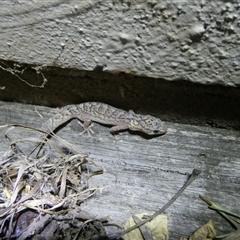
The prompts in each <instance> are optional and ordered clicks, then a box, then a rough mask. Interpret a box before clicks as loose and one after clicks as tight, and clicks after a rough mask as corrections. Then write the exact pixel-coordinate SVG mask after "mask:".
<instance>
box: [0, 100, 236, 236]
mask: <svg viewBox="0 0 240 240" xmlns="http://www.w3.org/2000/svg"><path fill="white" fill-rule="evenodd" d="M35 108H36V109H37V111H38V112H39V113H40V114H41V115H42V116H43V117H44V119H41V118H40V116H39V115H38V114H37V112H36V111H35ZM0 112H1V114H0V124H10V123H18V124H25V125H29V126H35V127H40V126H41V124H42V123H44V121H45V120H46V119H48V118H49V117H51V116H54V113H55V110H54V109H51V108H47V107H40V106H33V105H23V104H16V103H6V102H1V103H0ZM166 124H167V126H168V132H167V134H166V135H164V136H160V137H156V138H148V137H146V136H144V135H141V134H138V133H132V132H128V131H126V132H121V133H120V134H118V135H117V136H115V137H114V136H112V135H110V134H109V129H108V128H107V127H105V126H102V125H99V124H95V126H94V131H95V132H96V133H95V135H94V136H91V137H89V136H87V135H82V136H79V134H78V132H80V131H81V127H80V126H79V125H78V124H77V123H76V121H75V120H73V121H72V122H71V123H69V124H67V125H66V126H65V127H63V128H62V129H61V130H60V131H59V132H58V135H59V136H61V137H63V138H64V139H66V140H68V141H69V142H71V143H74V144H75V145H77V146H78V147H79V148H81V149H82V150H84V151H85V152H88V153H89V154H90V156H91V157H92V158H93V159H94V160H95V161H96V163H97V164H98V165H100V166H102V167H103V169H104V174H102V175H99V176H95V177H93V178H91V180H90V186H92V187H96V186H98V187H102V188H103V189H102V191H101V192H98V193H97V194H96V195H95V196H94V197H93V198H91V199H90V200H88V201H87V202H85V203H84V204H83V205H82V208H83V209H84V210H86V211H88V212H89V213H91V214H93V215H94V216H96V217H109V218H110V219H112V220H113V221H115V222H117V223H121V224H122V223H124V222H125V221H126V220H127V218H128V217H130V216H131V215H132V214H136V213H141V212H143V211H156V210H158V209H159V208H161V207H162V206H163V205H164V204H165V203H167V202H168V200H170V199H171V197H172V196H173V195H174V194H175V193H176V192H177V191H178V189H179V188H180V187H181V186H182V185H183V184H184V182H185V181H186V179H187V176H188V174H190V173H191V172H192V169H193V168H197V169H201V170H202V173H201V175H200V177H199V178H198V179H197V180H196V181H195V182H193V183H192V184H191V186H189V187H188V188H187V190H186V191H185V192H184V193H183V194H182V196H181V197H180V198H179V199H178V200H177V201H176V203H174V205H172V206H171V207H169V208H168V209H167V211H166V214H167V215H168V217H169V231H170V239H179V237H180V236H183V235H185V236H187V235H189V234H191V233H192V232H193V231H194V230H196V228H198V227H199V226H200V225H202V224H204V223H205V222H206V221H207V220H209V219H210V218H212V219H213V220H214V221H215V222H216V226H217V228H218V230H219V231H223V232H229V231H231V228H230V227H229V225H228V224H227V223H226V221H225V220H224V219H222V218H221V217H220V216H218V215H217V214H216V213H215V212H213V211H210V210H207V205H206V204H205V203H204V202H202V200H200V199H199V197H198V195H199V194H202V195H205V196H207V197H209V198H210V199H212V200H213V201H216V202H218V203H220V204H222V205H223V206H226V207H228V208H229V210H232V211H234V212H239V210H238V209H239V197H240V191H239V187H240V179H239V173H240V157H239V156H240V154H239V153H240V133H239V131H233V130H224V129H215V128H209V127H199V126H191V125H183V124H173V123H170V122H167V123H166ZM3 132H4V130H3V129H1V141H0V146H1V150H0V153H1V154H3V153H4V151H6V150H7V144H6V142H5V140H4V138H3ZM239 214H240V212H239Z"/></svg>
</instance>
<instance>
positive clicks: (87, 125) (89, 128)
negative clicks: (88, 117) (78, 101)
mask: <svg viewBox="0 0 240 240" xmlns="http://www.w3.org/2000/svg"><path fill="white" fill-rule="evenodd" d="M78 124H79V125H80V126H82V127H83V129H84V130H83V131H82V132H80V133H79V135H80V136H81V135H83V134H84V133H85V132H87V133H88V136H91V135H93V134H94V131H93V130H92V127H93V126H94V124H93V123H92V122H91V121H84V122H83V123H82V122H81V121H80V120H78Z"/></svg>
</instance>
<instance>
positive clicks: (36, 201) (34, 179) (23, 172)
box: [0, 125, 107, 240]
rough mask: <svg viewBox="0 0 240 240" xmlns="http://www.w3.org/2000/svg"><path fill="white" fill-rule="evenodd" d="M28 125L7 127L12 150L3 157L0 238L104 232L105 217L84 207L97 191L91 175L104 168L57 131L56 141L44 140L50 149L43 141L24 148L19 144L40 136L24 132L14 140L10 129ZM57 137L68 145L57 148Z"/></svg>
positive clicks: (90, 235)
mask: <svg viewBox="0 0 240 240" xmlns="http://www.w3.org/2000/svg"><path fill="white" fill-rule="evenodd" d="M24 128H25V129H26V127H24V126H19V125H12V126H11V127H9V128H8V130H7V132H6V134H5V137H6V139H7V140H8V142H9V151H8V152H7V153H6V154H4V156H0V157H1V158H0V163H1V165H0V176H1V182H0V238H1V239H19V240H21V239H65V240H67V239H92V238H93V236H95V235H97V236H104V235H105V228H104V224H105V223H106V222H107V221H106V220H104V219H102V220H97V219H94V218H93V217H92V216H89V215H88V214H87V213H86V212H83V211H81V204H82V203H83V202H84V201H86V200H87V199H88V198H90V197H92V196H93V195H94V194H95V193H96V191H98V188H90V187H89V186H88V180H89V178H91V177H92V176H94V175H96V174H102V173H103V170H102V168H100V167H98V166H97V165H96V164H95V163H94V161H93V160H92V159H91V158H90V157H89V156H88V155H87V154H86V153H83V152H82V151H80V150H79V149H77V147H76V146H73V145H72V144H70V143H68V142H66V141H64V140H62V139H60V138H59V137H57V136H56V135H53V136H52V138H53V139H54V140H53V139H52V138H51V139H47V140H46V142H47V143H48V150H46V148H45V149H43V148H42V145H40V146H38V147H37V148H36V150H37V151H39V154H35V155H34V154H32V153H31V154H29V153H24V151H23V150H22V148H21V147H20V146H24V145H26V144H28V143H31V144H34V145H36V143H37V142H39V138H29V137H22V134H19V135H17V136H19V137H17V138H16V134H15V135H14V138H13V139H11V138H12V137H10V135H11V134H12V132H14V131H15V130H18V131H19V130H20V131H21V132H22V131H23V130H24ZM13 130H14V131H13ZM31 130H33V129H31ZM20 135H21V137H20ZM56 142H58V143H59V142H61V144H63V145H64V147H61V148H59V147H58V146H57V144H56ZM25 149H26V148H25ZM28 149H29V148H28Z"/></svg>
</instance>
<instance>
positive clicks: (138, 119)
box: [129, 114, 167, 135]
mask: <svg viewBox="0 0 240 240" xmlns="http://www.w3.org/2000/svg"><path fill="white" fill-rule="evenodd" d="M129 129H130V130H132V131H140V132H144V133H146V134H148V135H162V134H164V133H166V132H167V128H166V126H165V124H164V123H163V122H162V121H161V120H160V119H159V118H155V117H153V116H150V115H141V114H136V115H135V118H133V119H131V120H130V122H129Z"/></svg>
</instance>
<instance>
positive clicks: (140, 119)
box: [42, 102, 167, 135]
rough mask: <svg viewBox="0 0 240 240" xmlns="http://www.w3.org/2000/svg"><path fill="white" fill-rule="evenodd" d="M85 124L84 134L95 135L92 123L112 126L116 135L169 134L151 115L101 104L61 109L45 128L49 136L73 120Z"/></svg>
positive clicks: (163, 125) (91, 103)
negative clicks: (129, 132)
mask: <svg viewBox="0 0 240 240" xmlns="http://www.w3.org/2000/svg"><path fill="white" fill-rule="evenodd" d="M74 118H76V119H78V120H80V121H79V123H80V124H81V122H83V124H81V126H82V127H83V128H84V130H83V132H82V133H84V132H88V134H89V135H90V134H93V133H94V132H93V131H92V129H91V128H92V126H93V124H92V122H97V123H100V124H104V125H111V126H112V127H111V128H110V133H112V134H114V133H117V132H119V131H122V130H127V129H129V130H132V131H140V132H144V133H146V134H148V135H163V134H165V133H166V132H167V128H166V126H165V124H164V123H163V122H162V121H161V120H160V119H159V118H156V117H153V116H151V115H142V114H136V113H134V112H133V111H132V110H130V111H125V110H122V109H118V108H115V107H113V106H110V105H108V104H105V103H101V102H85V103H81V104H77V105H67V106H65V107H62V108H60V109H59V111H58V113H57V114H56V115H55V116H54V117H53V118H51V119H49V120H48V121H47V122H46V124H45V125H44V126H43V128H42V129H43V130H44V131H45V132H46V133H48V135H49V134H50V133H52V132H54V131H55V130H56V129H57V128H58V127H60V126H61V125H62V124H64V123H66V122H68V121H69V120H71V119H74ZM82 133H81V134H82Z"/></svg>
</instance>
